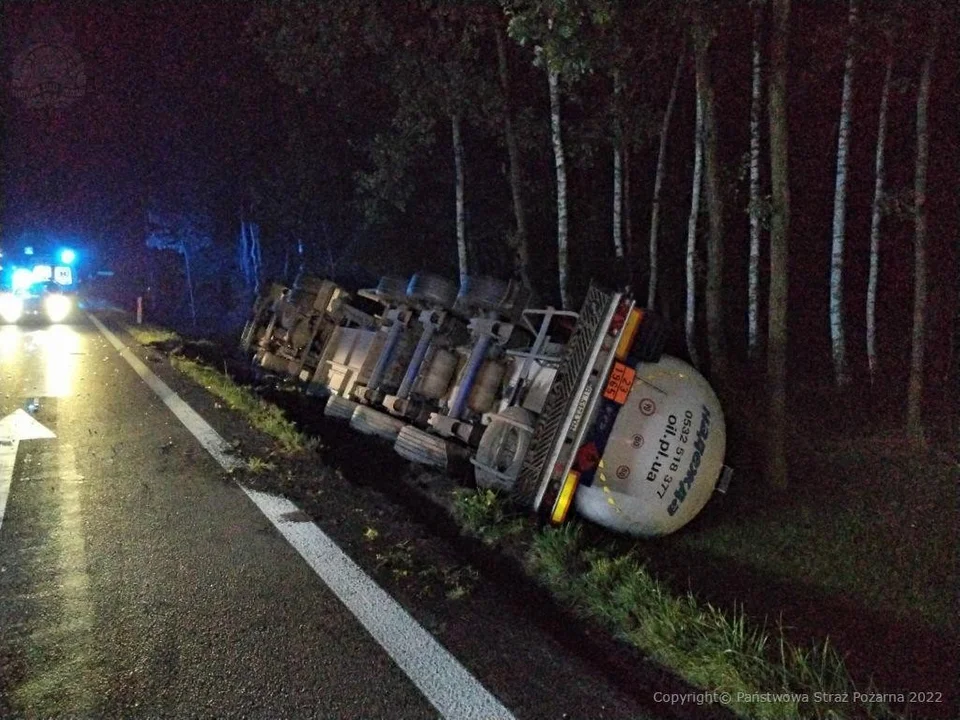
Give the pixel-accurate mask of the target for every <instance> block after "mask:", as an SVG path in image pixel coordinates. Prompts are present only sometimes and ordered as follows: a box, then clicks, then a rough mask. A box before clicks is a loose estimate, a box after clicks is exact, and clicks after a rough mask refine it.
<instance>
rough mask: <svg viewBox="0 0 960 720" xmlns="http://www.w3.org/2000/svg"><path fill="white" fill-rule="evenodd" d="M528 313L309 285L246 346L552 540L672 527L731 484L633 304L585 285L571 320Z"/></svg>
mask: <svg viewBox="0 0 960 720" xmlns="http://www.w3.org/2000/svg"><path fill="white" fill-rule="evenodd" d="M528 302H529V295H528V293H526V292H525V291H524V289H523V288H522V287H521V286H520V285H519V284H518V283H516V282H513V281H509V282H504V281H500V280H496V279H493V278H487V277H469V278H467V279H466V281H465V282H464V283H463V284H462V285H461V286H460V287H459V288H457V287H456V285H454V284H453V283H451V282H450V281H448V280H446V279H445V278H442V277H438V276H435V275H431V274H424V273H420V274H417V275H414V276H413V277H412V278H410V279H409V281H407V280H404V279H400V278H392V277H385V278H383V279H382V280H381V281H380V283H379V285H378V286H377V287H376V288H373V289H369V290H361V291H359V292H358V293H356V294H355V295H354V294H351V293H348V292H347V291H346V290H344V289H343V288H341V287H339V286H338V285H336V284H335V283H333V282H331V281H330V280H323V279H317V278H309V277H308V278H304V279H303V280H301V281H300V282H298V283H297V284H296V285H295V286H294V287H290V288H287V287H284V286H281V285H276V284H274V285H271V286H270V287H269V288H267V289H266V290H265V291H264V293H263V294H262V295H261V296H260V297H259V298H258V299H257V301H256V303H255V305H254V308H253V313H252V316H251V318H250V320H249V321H248V323H247V325H246V327H245V328H244V331H243V335H242V340H241V342H242V347H243V349H244V351H245V352H246V353H247V354H249V355H250V356H251V358H252V362H253V363H254V365H255V366H256V367H258V368H261V369H262V370H263V371H267V372H270V373H274V374H280V375H286V376H289V377H291V378H294V379H295V380H297V381H298V382H300V383H302V385H303V386H304V389H305V391H306V392H307V393H310V394H314V395H318V396H324V397H326V398H327V400H326V405H325V407H324V414H325V415H327V416H329V417H332V418H340V419H343V420H345V421H349V422H350V424H351V426H352V427H353V428H354V429H356V430H357V431H358V432H362V433H366V434H368V435H375V436H379V437H382V438H385V439H387V440H389V441H391V442H392V443H393V445H394V449H395V450H396V451H397V452H398V453H399V454H400V455H401V456H403V457H404V458H406V459H408V460H410V461H413V462H416V463H421V464H425V465H431V466H434V467H438V468H442V469H451V468H453V467H466V468H470V469H471V470H472V476H473V478H474V479H475V481H476V484H477V486H478V487H481V488H492V489H497V490H501V491H505V492H507V493H509V494H510V495H512V497H513V498H514V499H515V500H516V501H517V502H518V503H519V504H521V505H523V506H526V507H528V508H529V509H530V510H532V511H533V512H535V513H537V514H538V515H540V516H541V517H543V518H544V519H546V520H548V521H549V522H552V523H555V524H560V523H563V522H564V521H565V520H566V519H567V517H568V515H569V514H570V511H571V510H572V509H575V510H576V512H577V513H579V514H580V515H581V516H582V517H585V518H587V519H589V520H591V521H593V522H595V523H597V524H599V525H601V526H603V527H606V528H608V529H610V530H613V531H616V532H622V533H628V534H632V535H637V536H646V537H652V536H659V535H665V534H668V533H671V532H673V531H675V530H677V529H679V528H680V527H682V526H683V525H685V524H686V523H687V522H689V521H690V520H691V519H692V518H693V517H694V516H695V515H696V514H697V513H698V512H700V510H701V509H702V508H703V506H704V505H705V504H706V503H707V501H708V500H709V499H710V497H711V495H712V494H713V492H714V491H715V490H716V489H717V488H718V486H719V487H721V488H723V487H725V485H726V483H727V482H728V481H729V477H730V474H731V471H730V469H729V468H727V467H725V466H724V465H723V460H724V453H725V449H726V435H725V425H724V417H723V412H722V411H721V409H720V405H719V402H718V400H717V397H716V395H715V393H714V392H713V390H712V389H711V387H710V385H709V384H708V383H707V381H706V380H705V379H704V378H703V376H702V375H700V374H699V373H698V372H697V371H696V370H695V369H694V368H692V367H691V366H690V365H688V364H687V363H685V362H683V361H681V360H678V359H677V358H674V357H670V356H667V355H664V354H663V353H662V349H663V345H664V337H663V329H662V324H661V323H660V322H659V320H658V318H657V317H656V316H655V315H654V314H652V313H649V312H646V311H644V310H643V309H642V308H640V307H637V305H636V303H635V301H634V299H633V298H632V297H631V296H630V295H629V294H628V293H625V292H620V291H610V290H604V289H601V288H599V287H597V286H595V285H591V286H590V288H589V289H588V291H587V295H586V299H585V300H584V303H583V306H582V308H581V309H580V312H571V311H566V310H558V309H555V308H552V307H546V308H537V307H529V306H528Z"/></svg>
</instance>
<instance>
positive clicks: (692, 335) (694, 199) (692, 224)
mask: <svg viewBox="0 0 960 720" xmlns="http://www.w3.org/2000/svg"><path fill="white" fill-rule="evenodd" d="M696 103H697V119H696V126H695V129H694V140H693V189H692V191H691V195H690V218H689V219H688V221H687V261H686V267H687V312H686V322H685V323H684V326H685V328H686V337H687V351H688V352H689V353H690V360H691V361H692V362H693V364H694V365H695V366H696V367H699V366H700V359H699V356H698V353H697V338H696V318H697V220H698V218H699V215H700V185H701V181H702V175H703V102H702V101H701V100H700V94H699V92H698V93H697V98H696Z"/></svg>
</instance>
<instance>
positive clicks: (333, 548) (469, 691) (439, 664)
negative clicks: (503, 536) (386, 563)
mask: <svg viewBox="0 0 960 720" xmlns="http://www.w3.org/2000/svg"><path fill="white" fill-rule="evenodd" d="M87 316H88V317H89V318H90V320H91V322H92V323H93V324H94V325H95V326H96V327H97V329H98V330H99V331H100V333H101V334H102V335H103V336H104V337H105V338H106V339H107V342H109V343H110V344H111V345H112V346H113V347H114V348H115V349H116V350H117V351H118V352H119V353H120V356H121V357H122V358H123V359H124V360H126V362H127V363H128V364H129V365H130V367H131V368H133V370H134V372H136V373H137V375H139V376H140V379H142V380H143V381H144V382H145V383H146V384H147V386H148V387H149V388H150V389H151V390H153V391H154V393H156V395H157V396H158V397H159V398H160V399H161V400H162V401H163V403H164V404H165V405H166V406H167V407H168V408H169V409H170V411H171V412H173V414H174V415H175V416H176V417H177V419H178V420H179V421H180V422H181V423H182V424H183V426H184V427H185V428H186V429H187V430H188V431H189V432H190V434H191V435H193V436H194V437H195V438H196V439H197V441H198V442H199V443H200V445H201V446H202V447H203V448H204V449H205V450H206V451H207V452H208V453H209V454H210V456H211V457H213V459H214V460H216V461H217V463H218V464H219V465H220V466H221V467H222V468H223V469H224V470H227V471H228V472H229V471H231V470H233V469H235V468H237V467H239V466H240V465H242V464H243V461H242V460H241V459H240V458H238V457H237V456H236V455H234V454H233V452H232V450H231V448H230V446H229V444H228V443H227V442H226V440H224V439H223V437H222V436H221V435H220V434H219V433H218V432H217V431H216V430H214V429H213V427H211V426H210V424H209V423H207V421H206V420H204V419H203V417H201V416H200V414H199V413H197V411H196V410H194V409H193V408H192V407H190V406H189V405H188V404H187V403H186V402H185V401H184V400H183V399H182V398H181V397H180V396H179V395H177V393H176V392H174V391H173V390H172V389H171V388H170V387H169V386H168V385H167V384H166V383H165V382H163V380H161V379H160V378H159V377H157V375H156V374H155V373H154V372H153V371H152V370H150V368H148V367H147V366H146V365H145V364H144V363H143V362H142V361H141V360H140V358H138V357H137V356H136V355H135V354H134V353H133V351H132V350H130V348H129V347H128V346H127V345H126V344H125V343H124V342H123V341H122V340H121V339H120V338H118V337H117V336H116V335H115V334H114V333H113V332H112V331H111V330H110V329H109V328H107V326H106V325H104V324H103V322H101V321H100V320H99V319H98V318H97V317H96V316H94V315H93V314H92V313H90V312H88V313H87ZM237 486H238V487H239V488H240V489H241V490H242V491H243V492H244V494H246V496H247V497H248V498H249V499H250V501H251V502H252V503H253V504H254V505H255V506H256V507H257V509H258V510H260V512H261V513H263V515H264V516H265V517H266V518H267V519H268V520H269V521H270V522H271V524H272V525H273V526H274V527H275V528H276V529H277V532H279V533H280V535H281V536H282V537H283V538H284V539H285V540H286V541H287V543H289V544H290V546H291V547H292V548H293V549H294V550H296V551H297V552H298V553H299V554H300V557H302V558H303V560H304V561H305V562H306V563H307V565H308V566H309V567H310V569H312V570H313V571H314V573H315V574H316V575H317V576H318V577H319V578H320V579H321V580H322V581H323V583H324V584H325V585H326V586H327V587H328V588H329V589H330V590H331V591H333V593H334V594H335V595H336V596H337V598H338V599H339V600H340V602H341V603H342V604H343V605H344V606H345V607H346V608H347V609H348V610H349V611H350V613H351V614H352V615H353V616H354V617H355V618H356V619H357V621H358V622H359V623H360V624H361V625H362V626H363V628H364V629H365V630H366V631H367V633H369V634H370V636H371V637H372V638H373V639H374V640H375V641H376V642H377V644H378V645H380V647H381V648H383V650H384V651H385V652H386V653H387V654H388V655H389V656H390V657H391V658H392V659H393V661H394V663H396V664H397V666H398V667H399V668H400V669H401V670H402V671H403V673H404V674H405V675H406V676H407V677H408V678H409V679H410V681H411V682H412V683H413V684H414V685H415V686H416V687H417V689H418V690H420V692H421V693H422V694H423V696H424V697H425V698H426V699H427V701H428V702H429V703H430V704H431V705H433V707H434V708H435V709H436V710H437V711H438V712H439V713H440V714H441V715H442V716H443V717H444V718H448V719H450V720H453V718H456V719H457V720H460V719H461V718H463V719H464V720H474V719H475V720H514V715H513V714H512V713H511V712H510V711H509V710H508V709H507V708H506V707H505V706H504V705H502V704H501V703H500V701H499V700H497V699H496V697H494V696H493V694H492V693H490V691H489V690H487V689H486V688H485V687H484V686H483V684H482V683H481V682H480V681H479V680H477V678H476V677H475V676H474V675H473V674H472V673H471V672H470V671H469V670H467V669H466V668H465V667H464V666H463V665H462V664H461V663H460V661H459V660H457V659H456V658H455V657H454V656H453V655H452V654H451V653H450V652H449V651H448V650H447V649H446V648H444V647H443V645H441V644H440V642H439V641H438V640H437V639H436V638H435V637H434V636H433V635H432V634H430V633H429V632H428V631H427V630H426V629H424V627H423V626H422V625H420V624H419V623H418V622H417V621H416V620H415V619H414V618H413V617H412V616H411V615H410V614H409V613H408V612H407V611H406V610H405V609H404V608H403V606H401V605H400V604H399V603H398V602H397V601H396V600H394V599H393V598H392V597H391V596H390V594H389V593H387V592H386V591H385V590H384V589H383V588H381V587H380V586H379V585H378V584H377V583H376V581H375V580H374V579H373V578H371V577H370V576H369V575H367V574H366V573H365V572H364V571H363V569H362V568H360V566H359V565H357V564H356V563H355V562H354V561H353V560H352V559H351V558H350V557H349V556H348V555H347V554H346V553H345V552H344V551H343V550H341V549H340V547H339V546H338V545H337V544H336V543H335V542H334V541H333V540H332V539H331V538H330V537H329V536H328V535H327V534H326V533H324V532H323V530H321V529H320V528H319V526H317V524H316V523H314V522H312V521H311V522H302V521H296V522H294V521H290V520H285V519H284V515H286V516H287V517H291V515H290V513H297V512H298V511H299V508H298V507H297V506H296V505H295V504H294V503H293V502H292V501H290V500H288V499H286V498H282V497H277V496H275V495H270V494H268V493H263V492H260V491H256V490H251V489H249V488H247V487H244V486H243V485H242V484H240V483H239V482H238V483H237Z"/></svg>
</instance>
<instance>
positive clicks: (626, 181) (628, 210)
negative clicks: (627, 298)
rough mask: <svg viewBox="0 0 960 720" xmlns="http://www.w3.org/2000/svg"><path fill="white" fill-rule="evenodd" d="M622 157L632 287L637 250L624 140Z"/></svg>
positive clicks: (624, 225)
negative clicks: (634, 240)
mask: <svg viewBox="0 0 960 720" xmlns="http://www.w3.org/2000/svg"><path fill="white" fill-rule="evenodd" d="M620 147H621V150H620V155H621V157H623V241H624V245H625V246H626V253H627V262H628V263H629V265H630V285H631V286H632V285H633V281H634V276H635V273H636V265H637V248H636V246H635V245H634V244H633V228H632V226H631V220H632V217H633V212H632V209H631V206H630V146H629V144H628V143H627V141H626V138H624V139H623V141H622V142H621V144H620Z"/></svg>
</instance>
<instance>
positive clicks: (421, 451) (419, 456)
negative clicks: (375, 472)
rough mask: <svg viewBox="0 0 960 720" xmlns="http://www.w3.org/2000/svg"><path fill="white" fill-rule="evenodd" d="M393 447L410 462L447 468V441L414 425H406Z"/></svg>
mask: <svg viewBox="0 0 960 720" xmlns="http://www.w3.org/2000/svg"><path fill="white" fill-rule="evenodd" d="M393 449H394V450H396V451H397V454H398V455H400V456H401V457H404V458H406V459H407V460H409V461H410V462H415V463H419V464H420V465H430V466H431V467H436V468H441V469H444V470H446V468H447V441H446V440H444V439H443V438H441V437H437V436H436V435H431V434H430V433H428V432H424V431H423V430H420V429H419V428H416V427H414V426H413V425H404V427H403V429H402V430H401V431H400V434H399V435H397V440H396V442H394V444H393Z"/></svg>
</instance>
